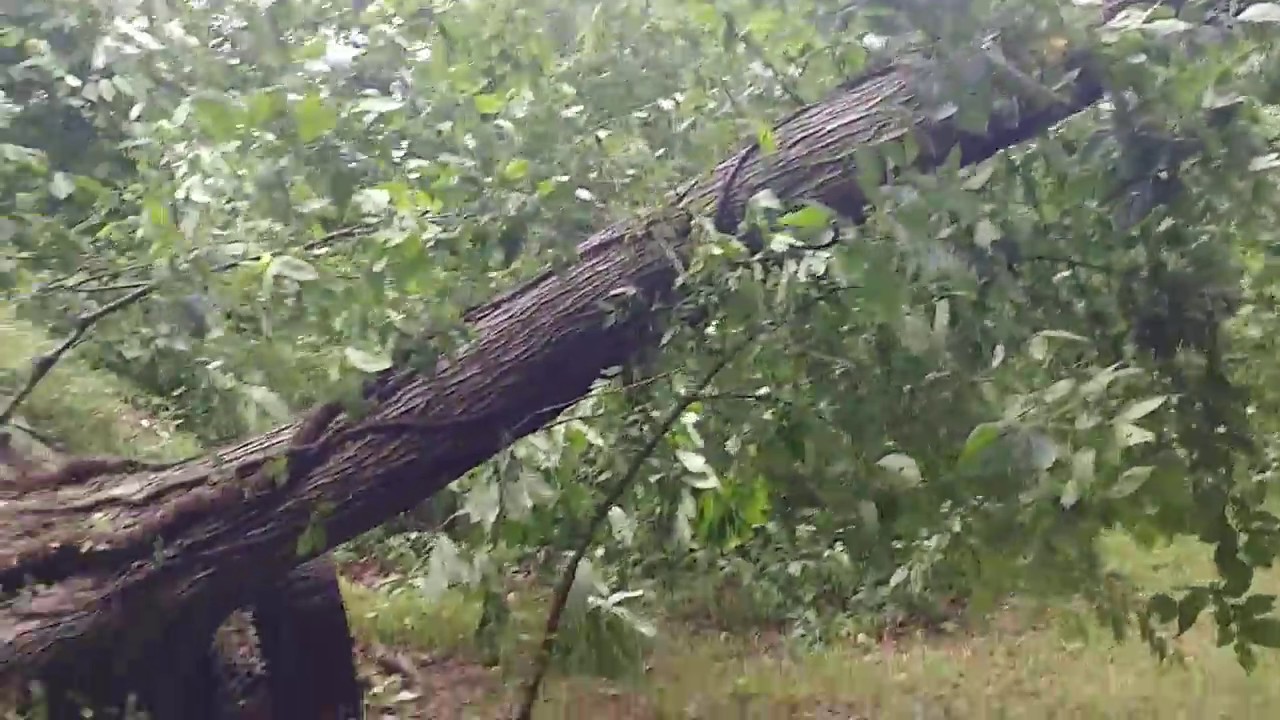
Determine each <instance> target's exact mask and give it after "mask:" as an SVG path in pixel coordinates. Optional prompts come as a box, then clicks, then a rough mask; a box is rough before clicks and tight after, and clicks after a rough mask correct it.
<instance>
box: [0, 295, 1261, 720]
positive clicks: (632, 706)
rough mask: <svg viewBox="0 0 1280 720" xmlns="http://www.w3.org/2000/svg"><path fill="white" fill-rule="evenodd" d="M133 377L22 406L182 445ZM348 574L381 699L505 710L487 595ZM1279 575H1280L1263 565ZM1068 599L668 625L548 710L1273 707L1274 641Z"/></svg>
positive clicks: (530, 619) (531, 606)
mask: <svg viewBox="0 0 1280 720" xmlns="http://www.w3.org/2000/svg"><path fill="white" fill-rule="evenodd" d="M48 345H49V342H48V340H47V339H45V338H43V337H42V336H40V335H39V334H38V333H36V332H35V331H33V330H32V329H31V328H30V327H28V326H26V325H24V324H23V323H21V322H17V321H15V320H14V319H13V318H12V317H10V316H9V315H7V314H6V312H5V310H4V308H3V307H2V306H0V377H2V376H3V374H6V373H13V374H15V375H16V374H21V373H23V372H24V369H25V365H26V363H27V362H28V360H29V358H30V357H31V355H32V354H33V353H34V352H38V351H40V350H42V349H46V346H48ZM133 394H134V393H132V392H131V389H130V388H129V387H128V386H127V385H125V384H122V383H119V382H118V381H116V380H115V379H114V378H112V377H110V376H106V375H102V374H100V373H94V372H92V371H90V370H88V369H86V368H84V367H82V366H80V365H78V364H77V363H76V362H75V361H74V359H72V360H71V361H67V362H64V363H62V364H60V365H59V367H58V369H56V370H55V371H54V377H53V378H51V380H50V381H47V382H46V383H44V384H43V385H42V387H41V388H40V390H39V391H38V392H37V393H36V394H35V396H34V397H33V398H32V399H31V401H30V402H29V403H28V404H27V405H26V406H25V413H26V416H27V419H28V420H29V421H30V422H31V423H32V424H33V425H36V426H37V427H39V428H40V429H42V430H44V431H45V432H47V433H49V434H51V435H54V436H55V437H57V438H59V439H60V440H62V441H63V442H64V443H65V444H67V445H68V446H69V447H70V448H72V449H73V450H76V451H78V452H106V453H116V454H123V453H129V454H133V453H139V454H147V455H169V456H182V455H186V454H188V453H190V452H192V451H194V450H195V449H196V444H195V442H194V440H192V439H191V438H190V437H189V436H187V435H185V434H183V433H181V432H180V431H178V430H176V429H175V428H174V427H173V426H172V425H171V424H167V423H165V422H163V421H159V420H157V419H156V418H155V417H154V415H152V414H151V413H150V410H152V408H147V410H148V412H143V411H141V410H139V409H138V408H137V407H135V406H134V405H133V404H131V403H129V402H128V401H127V400H126V398H129V397H131V396H133ZM1106 550H1107V555H1108V557H1109V558H1110V559H1111V561H1112V563H1113V564H1114V565H1115V566H1117V567H1118V568H1120V569H1123V570H1125V571H1127V572H1129V573H1131V574H1132V575H1133V576H1134V577H1135V578H1137V579H1138V580H1139V581H1140V582H1141V583H1142V584H1143V586H1144V587H1147V588H1150V589H1152V590H1158V589H1162V588H1164V587H1168V586H1171V585H1175V584H1179V583H1183V582H1188V581H1192V580H1195V579H1197V578H1204V577H1210V576H1211V575H1212V565H1211V563H1210V562H1209V557H1208V553H1207V552H1206V551H1205V548H1204V547H1203V546H1198V545H1197V544H1195V543H1194V542H1191V541H1187V542H1183V543H1178V544H1175V545H1173V546H1170V547H1166V548H1161V549H1157V550H1154V551H1151V550H1142V549H1139V548H1137V547H1136V546H1134V545H1133V544H1132V543H1130V542H1127V541H1126V540H1125V539H1124V538H1122V537H1113V538H1109V539H1108V541H1107V547H1106ZM366 580H367V578H364V577H360V576H358V575H356V574H353V578H352V580H351V581H348V582H346V583H345V587H344V593H345V595H346V598H347V601H348V610H349V615H350V617H351V622H352V626H353V628H354V631H355V633H356V635H357V638H358V642H359V645H360V653H361V661H362V667H363V668H364V670H365V672H366V673H367V676H368V677H369V678H370V679H371V691H372V692H371V693H370V696H371V704H372V705H373V707H372V708H371V709H373V710H375V713H374V714H373V715H372V716H374V717H376V716H377V714H376V713H377V712H385V713H389V714H390V716H391V717H404V718H449V719H453V718H457V719H459V720H461V719H462V718H486V719H491V718H494V717H498V716H499V715H498V714H497V713H498V708H499V707H500V706H501V705H502V704H503V702H504V701H505V700H506V699H507V698H508V697H509V693H510V690H511V689H512V688H513V687H515V685H516V682H517V681H518V677H516V676H507V677H504V676H503V675H502V674H501V673H499V672H497V671H495V670H491V669H489V668H487V667H485V666H484V665H483V664H482V663H480V662H478V661H477V652H476V651H475V649H474V648H473V646H472V643H471V640H470V638H471V630H472V628H474V627H475V625H476V622H477V620H478V619H479V606H478V604H477V603H476V602H474V601H473V600H472V599H470V598H467V597H465V596H463V595H460V594H449V595H446V597H445V598H444V599H443V600H441V601H439V602H435V603H430V604H428V603H426V602H424V601H423V600H422V599H421V597H420V596H417V595H416V594H414V593H400V594H390V593H388V592H386V591H384V590H379V589H374V588H373V587H370V583H368V582H366ZM1259 584H1262V585H1264V586H1266V587H1268V588H1270V589H1278V588H1280V575H1276V574H1274V573H1273V574H1268V575H1265V576H1261V577H1259ZM542 609H543V607H542V605H541V604H540V603H538V602H529V603H525V604H524V606H523V607H521V608H519V609H518V610H517V621H516V623H515V625H516V628H517V631H516V633H515V636H514V637H513V638H512V639H511V640H510V642H509V643H508V645H507V647H506V650H505V657H504V660H507V661H512V660H514V661H515V662H507V663H505V664H508V665H510V666H513V667H516V668H519V666H520V662H519V659H520V658H522V657H527V655H528V652H527V651H528V648H529V644H530V642H531V638H535V637H536V633H537V629H538V627H539V626H540V624H541V622H542V617H543V616H542ZM1067 619H1068V616H1067V614H1066V613H1065V612H1064V611H1062V610H1061V609H1059V610H1057V611H1051V612H1049V613H1048V614H1047V615H1046V614H1042V613H1037V614H1034V615H1032V614H1030V613H1026V612H1015V611H1009V612H1006V613H1004V614H1003V615H1002V616H1000V617H998V618H994V619H993V621H992V622H991V623H989V625H988V626H987V627H986V628H985V629H984V630H983V631H981V632H971V633H961V634H955V635H950V636H946V637H941V638H939V637H934V638H930V639H924V638H919V639H906V640H902V641H899V642H897V643H895V644H893V645H878V644H873V645H866V644H861V645H860V644H857V643H852V642H851V643H849V644H848V645H845V646H839V647H834V648H830V649H828V650H826V651H823V652H800V651H796V650H794V649H788V648H787V647H786V646H785V644H782V643H779V642H777V641H776V640H765V639H761V638H751V637H732V636H717V635H709V634H705V633H701V634H700V633H694V632H692V631H690V630H688V629H687V628H682V627H672V626H666V627H663V632H662V634H661V638H660V640H659V641H658V644H657V647H656V649H655V650H654V652H653V654H652V656H651V657H650V659H649V669H648V671H647V672H646V673H645V674H644V676H643V677H640V678H637V679H635V680H632V681H629V682H626V683H618V684H613V685H610V684H606V683H603V682H600V681H596V680H591V679H587V678H584V677H559V678H556V679H554V680H553V681H552V682H551V684H550V686H549V687H548V689H547V693H546V700H545V702H544V703H543V704H542V706H541V707H540V709H539V713H538V717H539V718H540V719H541V720H551V719H553V718H554V719H557V720H558V719H561V718H566V719H567V718H584V719H585V718H601V719H604V720H607V719H611V718H613V719H617V718H636V719H639V718H645V719H657V718H725V719H728V720H745V719H747V718H828V719H831V720H835V719H836V718H840V719H844V718H855V717H876V718H912V720H915V719H917V718H920V719H932V718H1005V717H1009V718H1013V717H1033V718H1197V719H1199V718H1214V717H1232V718H1253V717H1257V718H1262V717H1275V716H1277V715H1280V709H1278V708H1280V684H1277V683H1275V682H1274V679H1273V677H1274V675H1273V673H1275V671H1276V669H1277V667H1280V665H1278V664H1277V659H1276V658H1275V657H1272V656H1264V658H1263V660H1262V663H1261V666H1260V667H1259V669H1258V670H1257V671H1256V672H1255V673H1254V674H1253V675H1252V676H1247V675H1245V674H1244V672H1243V671H1242V670H1241V669H1240V668H1239V666H1238V665H1237V664H1236V661H1235V657H1234V655H1233V654H1232V653H1231V651H1230V650H1229V649H1228V650H1223V649H1218V648H1215V647H1214V646H1213V642H1212V635H1211V631H1210V630H1209V629H1208V628H1204V627H1199V628H1196V629H1195V630H1193V631H1192V632H1191V633H1189V634H1188V635H1187V636H1186V637H1184V638H1183V639H1181V640H1180V641H1179V647H1180V649H1181V650H1182V651H1183V653H1184V654H1185V655H1186V656H1187V662H1186V665H1185V666H1183V667H1175V666H1168V665H1166V666H1160V665H1158V664H1157V663H1156V662H1155V661H1154V659H1153V658H1152V656H1151V655H1150V653H1149V652H1148V651H1147V649H1146V648H1145V647H1144V646H1142V645H1141V644H1139V643H1136V642H1134V643H1128V644H1122V645H1117V644H1116V643H1114V642H1113V641H1112V640H1111V637H1110V635H1109V633H1108V632H1106V631H1102V630H1100V629H1097V628H1094V629H1092V630H1090V631H1089V632H1087V633H1086V634H1085V635H1083V636H1081V635H1080V634H1079V633H1075V632H1068V631H1067V628H1068V626H1069V623H1067V622H1066V620H1067Z"/></svg>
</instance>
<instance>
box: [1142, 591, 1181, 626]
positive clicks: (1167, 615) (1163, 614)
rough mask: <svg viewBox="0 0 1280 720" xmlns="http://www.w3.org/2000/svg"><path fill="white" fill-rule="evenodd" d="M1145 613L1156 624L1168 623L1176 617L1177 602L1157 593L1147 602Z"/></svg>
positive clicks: (1168, 596)
mask: <svg viewBox="0 0 1280 720" xmlns="http://www.w3.org/2000/svg"><path fill="white" fill-rule="evenodd" d="M1147 612H1149V613H1151V616H1152V617H1153V618H1155V619H1156V621H1157V622H1162V623H1163V622H1169V621H1170V620H1173V619H1174V618H1176V617H1177V616H1178V602H1177V601H1176V600H1174V599H1173V597H1172V596H1170V595H1167V594H1165V593H1157V594H1155V595H1152V596H1151V599H1150V600H1148V601H1147Z"/></svg>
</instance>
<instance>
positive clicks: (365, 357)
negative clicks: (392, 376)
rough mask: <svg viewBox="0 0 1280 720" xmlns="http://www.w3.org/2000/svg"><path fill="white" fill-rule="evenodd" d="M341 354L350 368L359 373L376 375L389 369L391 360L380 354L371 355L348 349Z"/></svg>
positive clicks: (359, 350) (357, 349) (355, 349)
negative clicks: (349, 364)
mask: <svg viewBox="0 0 1280 720" xmlns="http://www.w3.org/2000/svg"><path fill="white" fill-rule="evenodd" d="M342 354H343V355H344V356H345V357H346V358H347V362H349V363H351V366H352V367H354V368H355V369H357V370H359V371H361V372H366V373H376V372H382V371H383V370H386V369H387V368H389V367H391V358H390V357H388V356H386V355H384V354H382V353H371V352H366V351H364V350H361V349H359V348H353V347H348V348H346V349H344V350H343V351H342Z"/></svg>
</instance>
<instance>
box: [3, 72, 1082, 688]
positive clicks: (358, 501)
mask: <svg viewBox="0 0 1280 720" xmlns="http://www.w3.org/2000/svg"><path fill="white" fill-rule="evenodd" d="M1066 90H1067V93H1068V95H1067V96H1066V99H1065V101H1064V102H1061V103H1058V104H1054V105H1052V106H1049V107H1040V108H1038V109H1031V108H1029V106H1028V105H1027V103H1025V102H1022V103H1019V105H1020V106H1021V107H1019V108H1017V109H1016V111H1015V110H1014V109H1013V108H1012V106H1011V105H1009V106H1006V107H1007V108H1008V109H1007V110H1006V109H999V108H997V109H995V110H993V115H992V118H991V122H990V125H989V130H988V132H987V133H985V134H976V133H968V132H964V131H962V130H961V129H960V128H958V127H957V126H956V125H955V124H954V123H953V122H952V121H951V120H950V119H942V120H938V119H936V118H937V117H938V116H939V113H938V112H937V110H938V106H939V104H940V103H938V102H936V98H937V96H938V91H937V81H936V69H935V68H930V67H928V66H926V65H924V64H921V63H916V62H905V61H904V62H900V63H897V64H894V65H892V66H889V67H887V68H884V69H882V70H880V71H878V72H876V73H873V74H870V75H868V76H866V77H863V78H860V79H858V80H857V81H856V82H851V83H849V84H847V85H846V86H844V87H842V88H839V89H838V90H837V91H836V92H834V93H833V94H832V95H831V96H830V97H828V98H827V99H825V100H823V101H821V102H819V103H816V104H814V105H811V106H809V107H806V108H804V109H803V110H801V111H799V112H797V113H795V114H793V115H792V116H790V117H789V118H786V119H785V120H783V121H782V122H781V123H780V124H779V125H778V127H777V128H776V131H775V138H776V143H777V149H776V151H774V152H772V153H768V154H762V153H760V152H754V151H753V150H752V148H747V149H744V150H742V151H740V153H739V154H738V155H735V156H734V157H731V158H729V159H727V160H726V161H724V162H722V163H721V164H720V165H719V166H718V167H717V168H716V170H715V172H714V173H712V174H711V175H710V176H709V177H707V178H705V179H703V180H702V181H700V182H698V183H696V184H695V185H693V186H692V187H691V188H690V189H689V190H688V191H687V192H685V193H684V194H683V196H682V197H681V198H680V199H679V200H678V201H677V202H675V203H674V204H673V206H672V207H669V208H666V209H663V210H660V211H657V212H655V213H653V214H651V215H649V216H647V217H644V218H640V219H636V220H633V221H628V222H624V223H620V224H618V225H615V226H613V227H610V228H607V229H605V230H603V231H602V232H600V233H598V234H596V235H595V236H593V237H592V238H590V239H589V240H587V241H586V242H585V243H583V244H582V245H581V252H580V260H579V261H578V262H577V263H576V264H574V265H573V266H571V267H569V268H568V269H566V270H565V271H563V272H562V273H560V274H556V275H552V274H549V275H546V276H544V277H542V278H539V279H538V280H537V281H535V282H532V283H530V284H528V285H526V286H524V287H522V288H520V289H519V290H518V291H516V292H513V293H511V294H508V295H507V296H504V297H503V298H501V299H499V300H498V301H495V302H494V303H491V304H490V305H488V306H486V307H485V308H482V309H481V310H480V311H478V312H476V313H474V314H473V316H472V322H473V327H474V332H475V334H474V339H473V340H472V341H471V342H470V343H469V344H468V345H466V346H465V347H464V348H463V349H462V350H460V351H459V352H458V353H457V354H456V355H455V356H454V357H452V358H450V359H448V360H447V361H444V362H442V363H441V364H440V365H439V367H438V368H437V370H436V371H435V372H434V373H432V374H429V375H428V374H420V373H416V372H413V371H410V370H395V371H391V372H388V373H385V374H384V375H383V376H381V377H380V378H378V379H377V381H376V382H374V383H372V385H371V387H370V392H369V396H368V399H369V402H370V408H369V411H368V413H367V414H366V415H364V417H363V418H362V419H360V420H358V421H357V420H352V419H350V418H348V417H346V416H339V417H337V418H336V419H334V421H333V422H332V423H327V424H325V425H326V427H324V429H323V433H322V434H321V436H320V440H319V441H317V442H311V443H307V444H306V446H305V447H303V448H299V447H297V446H296V444H293V445H291V440H292V438H293V437H294V435H295V433H296V432H298V429H299V425H298V424H293V425H288V426H285V427H281V428H278V429H276V430H274V431H272V432H269V433H267V434H265V435H262V436H260V437H256V438H253V439H250V440H247V441H245V442H243V443H240V444H238V445H235V446H232V447H228V448H225V449H223V450H222V451H220V452H219V453H217V454H216V456H215V457H214V458H213V459H210V460H204V461H199V462H193V463H189V464H187V465H184V466H181V467H178V468H175V469H172V470H168V471H164V472H156V473H136V474H131V475H127V476H119V477H104V478H97V479H94V480H92V481H90V482H89V483H88V484H86V485H83V486H75V487H66V488H54V489H48V490H41V491H37V492H32V493H28V494H25V495H21V496H19V497H13V498H11V499H8V500H4V499H3V498H0V588H2V589H3V596H0V677H5V676H14V675H18V674H22V675H47V676H55V677H56V676H77V675H82V674H84V673H88V672H102V669H103V668H105V667H119V663H126V664H127V663H129V662H133V661H135V660H137V659H139V658H144V657H148V656H149V653H151V652H153V650H154V648H155V647H157V646H158V645H164V646H174V644H175V643H180V642H182V641H183V640H184V639H188V638H189V639H191V640H193V641H195V640H197V639H198V638H207V637H208V636H209V633H210V632H212V630H213V626H214V625H216V624H217V622H216V620H217V619H220V618H224V617H226V616H227V614H228V613H229V611H230V610H231V609H232V608H235V607H238V606H241V605H244V604H245V603H246V602H248V601H250V600H251V599H252V598H253V597H255V596H257V595H260V594H261V593H262V592H263V590H264V589H265V588H266V587H268V586H269V584H270V583H271V582H272V580H273V579H274V578H279V577H282V576H283V575H284V574H285V573H287V572H288V571H289V569H290V568H293V567H295V566H296V565H298V564H299V563H301V562H303V561H305V560H307V559H308V557H310V555H300V554H299V553H298V552H297V550H296V547H297V541H298V539H299V537H300V536H301V535H302V534H303V533H304V532H306V531H307V529H308V527H309V526H312V525H313V524H314V523H318V524H320V525H321V526H322V527H323V537H321V538H319V539H320V542H319V543H318V545H316V546H315V547H313V548H312V549H311V552H312V553H316V552H323V551H324V550H326V549H328V548H330V547H333V546H334V545H336V544H337V543H340V542H342V541H345V540H347V539H349V538H351V537H353V536H355V535H356V534H358V533H360V532H363V531H365V530H367V529H369V528H372V527H374V526H376V525H378V524H379V523H381V522H382V521H384V520H385V519H387V518H389V517H392V516H394V515H396V514H398V513H400V512H403V511H405V510H408V509H410V508H411V507H413V506H414V505H416V504H417V503H419V502H421V501H422V500H423V499H424V498H426V497H428V496H430V495H432V494H433V493H435V492H437V491H438V490H440V489H441V488H443V487H444V486H445V485H447V484H448V483H449V482H451V481H452V480H454V479H455V478H457V477H459V476H460V475H461V474H463V473H464V472H466V471H467V470H469V469H470V468H473V467H475V466H476V465H478V464H480V463H482V462H483V461H485V460H486V459H488V458H489V457H491V456H492V455H493V454H495V453H496V452H498V451H499V450H501V449H502V448H503V447H504V446H506V445H508V444H509V443H511V442H512V441H513V440H515V439H517V438H519V437H521V436H523V435H525V434H527V433H529V432H532V431H534V430H536V429H537V428H538V427H540V426H541V425H543V424H544V423H545V422H547V421H548V420H550V419H551V418H553V417H555V416H556V415H557V414H559V413H560V412H561V411H562V410H563V409H564V408H567V407H569V406H570V405H571V404H572V403H574V402H575V401H576V400H577V399H579V398H581V397H582V396H583V395H584V394H585V393H586V392H588V390H589V388H590V387H591V384H592V383H593V382H594V381H595V380H596V379H597V378H598V377H599V376H600V374H601V371H602V370H604V369H606V368H610V367H613V366H617V365H620V364H622V363H623V362H624V361H626V360H627V359H628V358H629V357H630V356H631V355H632V354H633V353H634V352H635V351H636V350H637V349H638V348H637V347H636V344H637V341H636V337H637V334H636V333H635V332H634V329H635V328H634V326H633V323H632V322H630V321H628V322H620V323H619V322H613V323H610V322H606V320H607V317H608V311H607V309H606V308H607V307H608V306H609V304H610V303H611V301H612V300H613V299H614V298H615V297H616V295H617V292H618V291H619V290H620V289H629V290H630V291H632V292H634V293H635V294H636V295H637V296H638V297H639V298H642V299H643V300H644V301H645V302H647V303H649V305H650V306H651V307H652V306H654V305H658V304H661V303H663V302H666V301H669V300H671V299H672V298H673V292H674V290H673V284H674V281H675V280H676V278H677V274H678V273H677V269H676V265H675V264H674V263H673V257H674V256H677V255H678V254H679V253H680V252H681V250H682V247H684V246H685V244H686V243H687V242H688V241H689V239H690V235H691V233H692V231H693V228H694V225H695V223H696V222H697V220H696V218H697V217H698V216H699V215H700V214H701V213H703V212H704V211H706V210H707V209H708V208H710V207H711V206H713V205H716V204H717V202H721V203H722V204H724V205H725V208H722V209H727V210H728V211H729V212H731V213H732V215H733V216H735V217H740V216H741V212H742V210H743V207H744V203H745V201H746V199H747V198H749V197H751V196H752V195H753V194H755V193H756V192H758V191H761V190H764V189H769V190H772V191H773V192H774V193H776V194H777V195H778V196H779V197H780V198H782V199H784V200H798V199H814V200H818V201H821V202H823V203H825V204H826V205H828V206H830V207H832V208H833V209H835V210H837V211H838V212H840V213H842V214H843V215H845V216H846V217H849V218H852V219H854V220H859V219H861V218H862V217H863V213H864V208H865V205H866V196H865V195H864V194H863V192H862V191H861V190H860V189H859V186H858V183H857V180H856V178H857V177H858V174H857V172H856V171H855V168H854V167H853V166H854V153H855V151H856V150H858V149H859V148H864V147H867V146H874V145H878V144H882V143H885V142H891V141H895V140H899V139H901V138H903V137H905V136H907V135H911V136H912V137H913V138H914V139H915V142H916V144H917V146H918V147H919V148H920V155H919V160H918V163H917V165H918V166H919V167H920V168H921V169H923V170H928V169H930V168H933V167H936V166H937V165H938V164H939V163H940V162H941V161H943V160H944V159H946V158H947V156H948V155H949V153H951V152H952V151H953V150H958V151H959V153H960V157H961V160H962V162H964V163H974V162H977V161H980V160H982V159H984V158H987V157H989V156H990V155H992V154H993V153H995V152H997V151H998V150H1000V149H1002V148H1005V147H1008V146H1011V145H1013V144H1015V143H1018V142H1020V141H1022V140H1024V139H1027V138H1029V137H1031V136H1033V135H1035V134H1037V133H1040V132H1042V131H1044V130H1045V129H1046V128H1048V127H1049V126H1050V125H1052V124H1053V123H1055V122H1057V121H1058V120H1060V119H1062V118H1064V117H1066V116H1068V115H1070V114H1072V113H1074V112H1076V111H1078V110H1080V109H1082V108H1083V107H1085V106H1087V105H1089V104H1090V103H1092V102H1094V101H1095V100H1096V99H1097V98H1098V97H1099V96H1100V95H1101V88H1100V86H1099V84H1098V83H1097V81H1096V79H1095V78H1093V77H1091V76H1090V75H1089V74H1088V73H1086V72H1081V73H1080V74H1079V75H1078V76H1077V77H1076V79H1075V80H1074V82H1073V83H1072V84H1071V85H1070V86H1069V87H1068V88H1067V89H1066ZM742 153H746V155H745V156H743V155H742ZM730 176H733V180H734V182H733V187H732V188H731V189H732V192H727V193H726V192H722V184H723V183H725V182H726V180H727V179H728V178H730ZM284 465H288V466H289V467H290V468H291V471H290V472H289V473H287V475H286V476H283V477H282V474H281V473H280V472H279V469H280V468H281V467H282V466H284ZM310 536H311V537H312V538H313V539H315V538H316V536H315V535H314V534H311V535H310ZM31 581H34V582H35V583H37V584H36V585H32V584H30V583H31ZM211 623H212V624H211ZM112 663H114V664H112Z"/></svg>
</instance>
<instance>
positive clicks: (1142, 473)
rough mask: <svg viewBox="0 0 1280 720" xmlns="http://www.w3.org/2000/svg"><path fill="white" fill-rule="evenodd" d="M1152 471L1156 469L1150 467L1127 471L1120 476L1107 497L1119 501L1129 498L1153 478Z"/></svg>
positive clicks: (1133, 468) (1134, 468) (1145, 466)
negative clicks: (1119, 499)
mask: <svg viewBox="0 0 1280 720" xmlns="http://www.w3.org/2000/svg"><path fill="white" fill-rule="evenodd" d="M1152 470H1155V468H1154V467H1152V466H1150V465H1142V466H1139V467H1131V468H1129V469H1128V470H1125V471H1124V472H1123V473H1121V474H1120V479H1119V480H1117V481H1116V484H1115V485H1113V486H1111V489H1110V490H1108V491H1107V497H1111V498H1117V499H1118V498H1123V497H1129V496H1130V495H1132V494H1134V493H1135V492H1137V491H1138V489H1139V488H1141V487H1142V486H1143V485H1144V484H1146V482H1147V480H1148V479H1149V478H1150V477H1151V471H1152Z"/></svg>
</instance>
